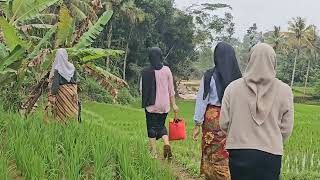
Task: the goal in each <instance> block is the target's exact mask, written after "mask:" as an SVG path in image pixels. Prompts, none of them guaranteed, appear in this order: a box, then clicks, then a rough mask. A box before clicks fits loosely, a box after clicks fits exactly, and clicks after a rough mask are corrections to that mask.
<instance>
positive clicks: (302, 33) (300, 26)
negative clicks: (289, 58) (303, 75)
mask: <svg viewBox="0 0 320 180" xmlns="http://www.w3.org/2000/svg"><path fill="white" fill-rule="evenodd" d="M310 29H311V26H307V25H306V20H305V19H303V18H301V17H296V18H293V20H292V21H290V22H289V28H288V30H289V31H288V32H287V33H285V34H286V35H287V37H288V40H289V44H290V45H291V46H292V47H294V48H295V49H296V56H295V58H294V65H293V71H292V78H291V84H290V86H291V87H293V83H294V77H295V72H296V65H297V59H298V58H299V56H300V52H301V50H302V48H303V45H305V44H306V43H307V42H308V39H307V37H306V34H307V32H308V31H309V30H310Z"/></svg>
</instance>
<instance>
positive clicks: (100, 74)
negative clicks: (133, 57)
mask: <svg viewBox="0 0 320 180" xmlns="http://www.w3.org/2000/svg"><path fill="white" fill-rule="evenodd" d="M112 14H113V12H112V11H106V12H104V13H103V14H102V15H101V16H100V18H99V19H98V20H97V21H96V22H95V23H94V24H93V25H92V26H90V27H89V28H88V31H86V32H85V33H83V35H81V37H80V38H79V40H78V42H76V41H72V40H73V39H74V36H76V35H78V34H73V32H76V31H75V24H74V22H75V21H74V19H73V18H72V16H71V15H70V11H69V10H68V9H67V8H66V6H65V5H61V8H60V11H59V23H57V24H55V25H53V26H52V27H51V29H49V30H48V31H47V32H46V34H45V35H44V36H43V37H42V39H41V40H40V41H39V42H38V43H37V44H33V43H32V42H29V41H28V40H26V39H24V36H23V35H22V34H21V31H19V29H18V28H16V27H15V26H14V24H13V23H12V22H11V20H10V18H4V17H0V22H1V24H0V28H1V29H2V31H3V33H4V42H5V45H6V46H5V47H6V49H8V50H9V52H10V54H9V56H8V57H6V58H5V61H3V60H1V61H0V62H2V63H1V65H2V66H3V67H2V66H0V67H2V68H0V72H1V73H0V79H1V78H2V79H3V80H6V81H8V83H10V82H13V81H12V80H11V78H8V77H11V76H13V77H15V78H16V77H19V78H21V79H23V78H25V77H24V76H23V75H24V74H25V72H26V71H28V70H29V69H30V68H33V67H35V66H40V67H41V68H40V70H39V71H37V73H38V74H39V76H40V77H41V78H40V79H39V80H38V81H37V82H38V83H37V84H36V85H35V86H34V87H33V88H32V90H31V94H30V95H29V97H28V98H27V99H26V100H25V101H24V102H25V103H24V104H23V105H22V108H23V109H24V110H25V113H26V114H28V113H29V112H30V110H31V108H32V107H33V106H34V104H35V103H36V102H37V100H38V98H39V97H40V96H41V95H42V90H43V89H46V88H47V86H48V83H46V82H48V72H49V71H50V67H51V64H52V61H53V59H54V54H55V52H56V48H57V47H59V46H61V45H65V46H67V47H68V48H66V49H67V51H68V52H69V56H70V59H73V60H74V61H73V62H74V63H76V67H79V68H81V69H80V71H84V72H88V73H87V74H88V75H89V76H93V77H94V78H96V79H99V83H100V85H101V86H102V87H104V88H105V89H106V90H107V91H109V92H110V93H114V92H115V89H116V87H113V85H112V84H116V85H117V87H120V88H121V87H127V83H126V82H125V81H123V80H122V79H120V78H118V77H116V76H114V75H111V74H110V73H108V72H107V71H105V70H103V69H101V68H99V67H96V66H95V65H94V64H93V63H92V61H93V60H96V59H103V58H106V57H119V56H121V55H122V54H123V53H124V52H123V51H118V50H110V49H99V48H91V44H92V43H93V42H94V40H95V39H96V38H97V36H98V35H99V34H100V33H101V31H102V30H103V29H104V26H105V25H106V24H107V23H108V21H109V20H110V18H111V16H112ZM88 26H89V25H88ZM52 37H55V38H52ZM0 47H1V46H0ZM2 49H3V48H2ZM21 49H22V50H23V51H22V50H21ZM18 50H19V51H18ZM0 51H3V50H1V49H0ZM18 52H19V53H18ZM27 52H28V53H27ZM0 54H1V53H0ZM13 60H14V61H13ZM18 60H19V61H18ZM16 62H20V63H16ZM12 64H17V65H15V66H12ZM12 67H14V68H16V69H12ZM17 72H21V74H22V75H19V76H18V75H17ZM9 75H10V76H9Z"/></svg>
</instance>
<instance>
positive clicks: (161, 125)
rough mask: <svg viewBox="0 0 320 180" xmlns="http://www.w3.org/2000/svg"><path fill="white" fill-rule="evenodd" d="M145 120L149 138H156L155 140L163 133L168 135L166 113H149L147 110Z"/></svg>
mask: <svg viewBox="0 0 320 180" xmlns="http://www.w3.org/2000/svg"><path fill="white" fill-rule="evenodd" d="M145 112H146V120H147V131H148V137H149V138H156V139H157V140H158V139H160V138H162V136H164V135H168V131H167V128H166V126H165V124H166V118H167V116H168V113H163V114H159V113H150V112H148V111H147V110H145Z"/></svg>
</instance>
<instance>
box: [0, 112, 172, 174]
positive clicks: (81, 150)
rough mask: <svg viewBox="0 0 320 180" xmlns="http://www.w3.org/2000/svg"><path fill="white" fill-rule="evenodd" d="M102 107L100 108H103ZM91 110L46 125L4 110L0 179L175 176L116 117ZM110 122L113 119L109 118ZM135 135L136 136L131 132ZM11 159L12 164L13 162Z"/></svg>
mask: <svg viewBox="0 0 320 180" xmlns="http://www.w3.org/2000/svg"><path fill="white" fill-rule="evenodd" d="M104 112H105V110H103V112H102V113H104ZM99 114H101V113H93V112H91V111H87V112H85V113H84V117H83V119H84V120H85V121H84V122H83V123H81V124H79V123H76V122H74V123H70V124H69V125H67V126H66V127H64V126H62V125H60V124H58V123H54V122H53V123H49V124H45V123H44V122H43V121H42V114H41V112H39V113H37V114H35V115H34V116H32V117H30V118H28V119H22V118H21V117H20V116H18V115H16V114H6V113H4V112H2V111H1V110H0V130H1V131H0V132H1V137H3V138H2V139H1V141H0V142H1V146H0V179H12V178H13V177H14V176H16V175H15V174H17V173H18V172H21V173H22V174H21V175H22V176H23V177H24V178H25V179H27V180H28V179H57V180H58V179H92V178H94V179H132V178H133V179H138V180H139V179H150V180H151V179H159V180H162V179H175V177H174V176H173V173H172V172H171V171H170V169H169V168H167V167H166V165H161V164H160V163H158V162H157V161H155V160H151V159H150V158H149V157H148V153H147V150H146V148H145V147H146V146H147V142H146V141H141V136H140V134H139V135H135V133H132V132H129V131H127V130H129V129H131V130H134V129H132V128H131V127H130V128H129V124H127V127H126V125H125V124H124V126H123V127H124V128H123V129H121V128H119V127H121V126H118V127H117V128H119V129H117V128H115V127H116V126H113V125H112V124H113V123H116V122H117V121H113V120H111V119H108V118H107V117H103V116H100V115H99ZM109 121H110V123H109ZM132 135H134V136H132ZM10 162H12V163H10Z"/></svg>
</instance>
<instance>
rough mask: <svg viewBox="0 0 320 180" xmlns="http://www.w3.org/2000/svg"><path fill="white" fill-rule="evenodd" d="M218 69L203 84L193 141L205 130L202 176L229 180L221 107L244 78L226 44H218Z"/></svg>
mask: <svg viewBox="0 0 320 180" xmlns="http://www.w3.org/2000/svg"><path fill="white" fill-rule="evenodd" d="M214 64H215V67H214V68H212V69H210V70H208V71H207V72H206V73H205V74H204V77H203V79H202V81H201V84H200V89H199V92H198V95H197V100H196V107H195V115H194V121H195V127H194V130H193V139H194V140H197V139H198V136H199V134H200V130H201V128H202V158H201V168H200V172H201V175H203V176H205V178H206V179H209V180H229V179H230V172H229V167H228V152H227V151H226V150H225V143H226V136H225V134H224V133H223V132H222V131H221V129H220V126H219V117H220V109H221V108H220V107H221V102H222V98H223V95H224V90H225V89H226V87H227V86H228V85H229V84H230V83H231V82H232V81H234V80H236V79H238V78H241V76H242V75H241V72H240V69H239V65H238V61H237V59H236V55H235V51H234V49H233V48H232V46H230V45H229V44H227V43H224V42H221V43H219V44H218V45H217V46H216V48H215V51H214Z"/></svg>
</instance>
